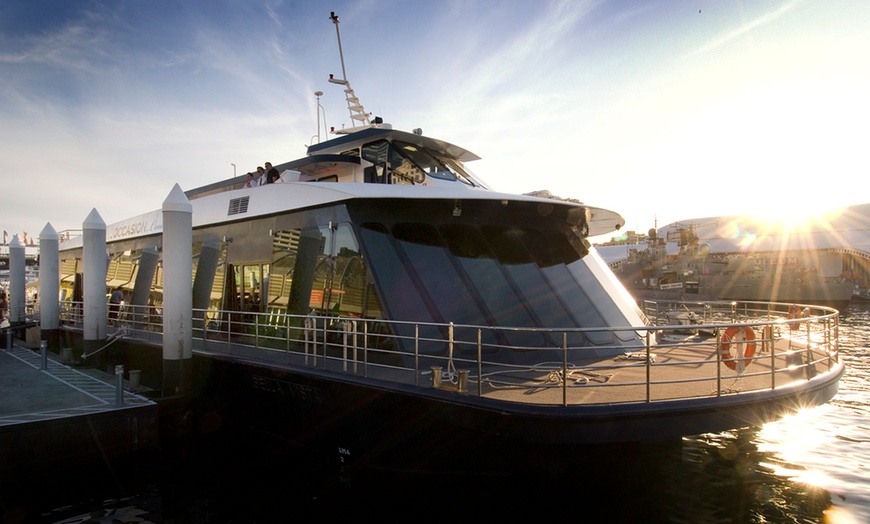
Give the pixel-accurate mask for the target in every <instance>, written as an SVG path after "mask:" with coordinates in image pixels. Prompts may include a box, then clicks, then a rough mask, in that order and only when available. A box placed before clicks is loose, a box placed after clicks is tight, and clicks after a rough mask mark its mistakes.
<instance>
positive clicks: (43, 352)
mask: <svg viewBox="0 0 870 524" xmlns="http://www.w3.org/2000/svg"><path fill="white" fill-rule="evenodd" d="M39 356H40V357H41V358H42V369H48V341H47V340H40V341H39Z"/></svg>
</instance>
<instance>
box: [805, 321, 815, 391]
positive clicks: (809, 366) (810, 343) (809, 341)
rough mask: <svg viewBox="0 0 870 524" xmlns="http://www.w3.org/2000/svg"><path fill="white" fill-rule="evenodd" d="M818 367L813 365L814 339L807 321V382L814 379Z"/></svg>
mask: <svg viewBox="0 0 870 524" xmlns="http://www.w3.org/2000/svg"><path fill="white" fill-rule="evenodd" d="M815 370H816V365H815V364H814V363H813V339H812V338H811V337H810V321H809V320H807V380H810V379H811V378H813V372H814V371H815Z"/></svg>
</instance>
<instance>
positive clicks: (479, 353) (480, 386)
mask: <svg viewBox="0 0 870 524" xmlns="http://www.w3.org/2000/svg"><path fill="white" fill-rule="evenodd" d="M480 341H481V336H480V328H477V396H478V397H482V396H483V346H482V345H481V343H480Z"/></svg>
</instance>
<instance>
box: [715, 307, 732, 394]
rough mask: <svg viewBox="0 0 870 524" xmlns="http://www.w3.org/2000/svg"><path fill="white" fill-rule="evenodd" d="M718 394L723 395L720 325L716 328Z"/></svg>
mask: <svg viewBox="0 0 870 524" xmlns="http://www.w3.org/2000/svg"><path fill="white" fill-rule="evenodd" d="M732 304H733V302H732ZM716 396H717V397H721V396H722V328H720V327H717V328H716Z"/></svg>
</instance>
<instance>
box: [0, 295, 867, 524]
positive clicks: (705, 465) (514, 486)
mask: <svg viewBox="0 0 870 524" xmlns="http://www.w3.org/2000/svg"><path fill="white" fill-rule="evenodd" d="M841 325H842V328H841V331H840V350H841V354H842V356H843V359H844V360H845V362H846V365H847V371H846V374H845V376H844V377H843V379H842V380H841V382H840V390H839V393H838V394H837V396H836V397H835V398H834V399H833V400H832V401H831V402H830V403H828V404H826V405H823V406H820V407H815V408H811V409H807V410H805V411H803V412H801V413H799V414H796V415H794V416H789V417H787V418H784V419H782V420H779V421H777V422H774V423H770V424H767V425H765V426H764V427H761V428H751V429H742V430H734V431H728V432H723V433H719V434H707V435H700V436H694V437H690V438H685V439H683V441H682V443H679V444H677V443H675V444H674V445H672V446H669V447H663V448H661V449H654V450H636V451H633V452H623V453H618V454H607V453H606V452H602V453H600V454H594V455H595V456H592V455H593V453H590V452H589V451H584V453H590V456H589V460H588V461H585V460H583V457H581V460H579V461H578V464H579V465H578V466H577V467H576V468H574V469H572V470H569V471H567V472H566V471H562V470H560V471H559V473H552V474H550V473H549V472H540V473H538V474H536V475H533V476H516V477H505V478H491V477H487V476H483V475H482V476H480V477H477V476H474V475H465V476H459V477H456V476H454V477H447V478H443V477H433V476H431V475H429V474H414V473H407V472H406V473H403V474H401V475H399V474H395V473H386V472H372V471H350V470H347V469H339V468H338V467H337V466H336V464H335V462H334V461H333V460H326V459H322V458H318V457H317V456H316V455H313V454H310V453H308V450H286V449H284V450H282V451H281V452H278V451H276V450H277V449H279V447H278V446H277V445H276V446H272V445H270V444H268V439H269V437H268V436H264V435H257V436H255V437H254V436H253V433H247V432H245V431H244V430H243V432H242V435H241V436H240V438H239V439H238V440H233V441H232V442H218V443H210V444H208V445H207V446H203V448H202V449H199V450H198V452H195V453H191V454H190V456H187V455H184V456H179V457H176V458H174V459H172V460H170V464H174V466H172V467H169V468H167V467H164V468H162V470H161V471H159V472H157V473H156V474H153V475H152V474H149V473H147V472H145V471H141V472H138V473H137V472H134V473H124V474H123V475H126V476H123V477H122V474H121V473H120V472H112V473H111V474H109V475H104V476H103V477H102V478H101V479H100V481H99V482H96V481H93V480H89V481H88V482H91V484H86V485H85V486H84V487H83V486H82V485H81V484H82V482H81V481H79V480H78V479H76V478H65V479H60V480H61V482H62V483H63V484H64V485H65V486H67V488H65V489H66V491H63V490H60V491H58V490H57V489H56V488H53V490H52V491H51V492H50V493H48V492H46V494H45V496H39V497H35V496H33V495H32V494H31V496H30V497H29V500H31V501H33V500H38V501H41V504H43V506H44V507H39V508H36V507H34V506H33V504H32V503H31V504H30V505H27V504H25V503H22V504H21V505H18V506H16V504H14V503H12V504H10V503H8V502H7V507H6V508H2V507H0V509H5V510H6V517H7V521H10V522H14V521H16V519H17V520H20V521H29V520H34V519H35V520H41V521H46V522H275V521H286V520H290V519H296V518H298V517H306V516H307V517H308V518H309V519H310V518H311V517H312V516H317V517H319V518H320V519H321V520H322V519H324V518H327V517H329V516H354V515H356V516H364V515H369V516H377V515H383V516H384V517H385V518H386V519H387V520H388V521H393V520H406V519H412V518H414V519H416V518H420V517H421V516H427V517H428V518H432V519H436V518H437V519H446V520H452V519H454V518H458V519H463V517H467V516H470V515H471V514H474V515H488V516H491V517H495V516H497V515H506V516H513V517H515V518H517V517H518V516H519V515H526V514H528V513H529V512H530V511H531V512H533V513H534V514H535V515H537V518H542V519H546V520H551V519H558V520H561V519H563V518H570V519H571V520H577V521H579V522H587V521H596V522H597V521H601V522H619V521H626V522H676V523H706V522H710V523H743V522H753V523H765V522H774V523H780V522H800V523H809V522H827V523H832V524H843V523H847V524H852V523H865V522H870V478H868V475H867V474H866V473H865V465H867V464H868V463H870V431H868V425H870V423H868V414H870V387H868V384H870V382H868V379H870V364H868V360H867V357H868V353H870V349H868V346H870V305H866V304H856V305H853V306H851V307H850V308H849V309H848V310H845V311H843V314H842V317H841ZM164 460H165V459H164ZM505 460H510V457H505ZM137 475H139V476H140V477H141V478H138V477H137ZM77 484H78V488H79V489H77V490H76V489H73V487H75V486H76V485H77ZM82 488H84V489H82ZM65 493H66V497H67V499H65V498H64V495H65ZM49 495H50V496H49ZM7 496H8V495H7Z"/></svg>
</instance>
